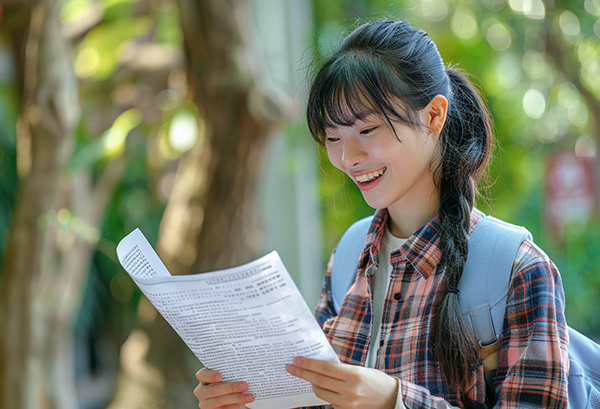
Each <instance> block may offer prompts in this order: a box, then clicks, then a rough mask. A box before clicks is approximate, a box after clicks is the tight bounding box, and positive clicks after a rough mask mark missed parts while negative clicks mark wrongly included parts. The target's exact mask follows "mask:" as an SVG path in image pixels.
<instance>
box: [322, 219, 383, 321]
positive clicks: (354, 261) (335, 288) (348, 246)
mask: <svg viewBox="0 0 600 409" xmlns="http://www.w3.org/2000/svg"><path fill="white" fill-rule="evenodd" d="M372 220H373V216H368V217H365V218H364V219H361V220H359V221H357V222H355V223H354V224H353V225H352V226H350V227H348V230H346V232H345V233H344V235H343V236H342V238H341V239H340V241H339V243H338V245H337V247H336V248H335V256H334V257H333V266H331V295H332V297H333V307H334V308H335V313H336V314H337V313H338V312H339V311H340V308H341V307H342V303H343V302H344V297H345V296H346V293H347V292H348V289H349V288H350V286H351V285H352V283H353V282H354V279H355V275H356V269H357V267H358V259H359V258H360V255H361V253H362V250H363V247H364V246H365V239H366V238H367V233H368V232H369V227H370V226H371V221H372Z"/></svg>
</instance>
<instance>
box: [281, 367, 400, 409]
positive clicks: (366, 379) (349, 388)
mask: <svg viewBox="0 0 600 409" xmlns="http://www.w3.org/2000/svg"><path fill="white" fill-rule="evenodd" d="M286 371H287V372H288V373H290V374H291V375H294V376H297V377H298V378H302V379H305V380H307V381H309V382H310V383H311V384H312V388H313V391H314V392H315V394H316V395H317V396H318V397H319V398H321V399H323V400H325V401H327V402H329V403H330V404H331V405H333V407H334V408H335V409H353V408H361V409H362V408H364V409H369V408H372V409H393V408H394V406H395V405H396V397H397V394H398V380H397V379H396V378H393V377H391V376H390V375H387V374H386V373H384V372H381V371H379V370H377V369H371V368H364V367H362V366H355V365H348V364H340V363H336V362H329V361H320V360H316V359H309V358H294V361H293V363H292V364H290V365H287V366H286Z"/></svg>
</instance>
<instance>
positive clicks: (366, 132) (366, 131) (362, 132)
mask: <svg viewBox="0 0 600 409" xmlns="http://www.w3.org/2000/svg"><path fill="white" fill-rule="evenodd" d="M375 129H377V127H376V126H374V127H372V128H366V129H363V130H361V131H360V134H361V135H368V134H370V133H371V132H373V131H374V130H375Z"/></svg>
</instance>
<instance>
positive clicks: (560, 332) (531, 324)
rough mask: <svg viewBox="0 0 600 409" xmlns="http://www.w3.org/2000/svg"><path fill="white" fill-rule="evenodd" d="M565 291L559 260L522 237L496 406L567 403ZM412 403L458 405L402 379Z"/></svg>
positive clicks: (558, 408) (435, 407) (433, 408)
mask: <svg viewBox="0 0 600 409" xmlns="http://www.w3.org/2000/svg"><path fill="white" fill-rule="evenodd" d="M564 307H565V296H564V291H563V287H562V280H561V277H560V274H559V272H558V270H557V268H556V266H555V265H554V263H553V262H552V261H551V260H550V259H549V258H548V256H547V255H546V254H544V252H543V251H542V250H541V249H539V248H538V247H537V246H536V245H535V244H534V243H532V242H531V241H528V240H526V241H525V242H523V244H522V245H521V247H520V248H519V250H518V252H517V256H516V257H515V262H514V264H513V275H512V279H511V284H510V289H509V293H508V299H507V304H506V313H505V316H504V327H503V328H504V329H503V332H502V336H501V350H500V355H499V362H498V364H499V368H498V372H497V374H496V378H495V387H496V397H497V403H496V404H495V405H494V408H497V409H499V408H502V409H517V408H520V409H524V408H532V407H536V408H554V409H564V408H566V407H567V378H568V373H569V357H568V344H569V336H568V331H567V326H566V321H565V316H564ZM400 391H401V394H402V395H403V396H402V398H403V400H404V404H405V405H406V407H407V408H430V409H447V408H454V407H453V406H451V405H450V404H449V403H448V402H447V401H445V400H444V399H442V398H440V397H436V396H432V395H431V394H430V392H429V390H427V389H426V388H423V387H421V386H418V385H415V384H412V383H409V382H401V388H400Z"/></svg>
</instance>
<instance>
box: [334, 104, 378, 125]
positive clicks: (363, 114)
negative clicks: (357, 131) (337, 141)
mask: <svg viewBox="0 0 600 409" xmlns="http://www.w3.org/2000/svg"><path fill="white" fill-rule="evenodd" d="M372 115H375V116H380V115H381V113H380V112H378V111H377V110H375V109H366V108H365V109H363V110H361V111H358V112H356V113H353V114H350V115H348V117H347V118H346V119H347V120H348V122H347V123H348V125H346V124H343V123H335V122H334V121H331V117H329V119H330V120H329V121H326V122H327V123H328V124H327V125H326V126H325V128H324V129H330V128H337V127H338V126H353V125H354V124H355V123H356V122H357V121H364V120H365V119H366V118H368V117H369V116H372Z"/></svg>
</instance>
